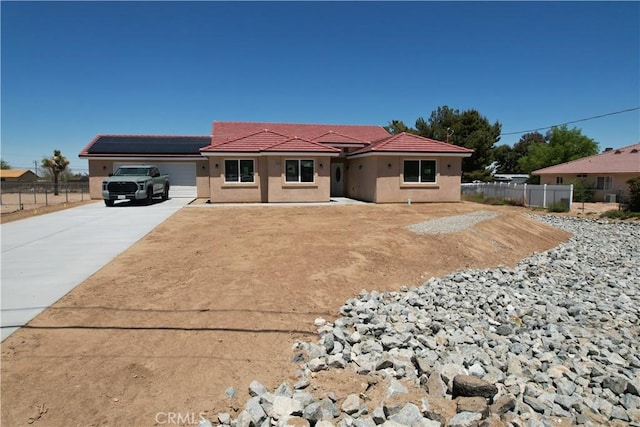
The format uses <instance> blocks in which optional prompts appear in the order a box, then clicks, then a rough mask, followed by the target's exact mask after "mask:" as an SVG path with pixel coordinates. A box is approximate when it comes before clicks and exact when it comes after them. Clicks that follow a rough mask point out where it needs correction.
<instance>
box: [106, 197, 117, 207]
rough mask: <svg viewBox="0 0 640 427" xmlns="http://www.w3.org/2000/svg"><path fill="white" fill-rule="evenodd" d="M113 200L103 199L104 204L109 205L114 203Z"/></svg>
mask: <svg viewBox="0 0 640 427" xmlns="http://www.w3.org/2000/svg"><path fill="white" fill-rule="evenodd" d="M114 202H115V201H114V200H109V199H104V204H105V205H107V206H109V207H111V206H113V204H114Z"/></svg>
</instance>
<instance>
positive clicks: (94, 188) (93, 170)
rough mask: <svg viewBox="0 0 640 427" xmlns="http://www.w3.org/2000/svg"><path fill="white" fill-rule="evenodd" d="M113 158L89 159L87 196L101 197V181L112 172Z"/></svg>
mask: <svg viewBox="0 0 640 427" xmlns="http://www.w3.org/2000/svg"><path fill="white" fill-rule="evenodd" d="M113 163H114V162H113V160H89V196H90V197H91V198H92V199H102V181H103V180H104V179H105V178H107V177H108V176H109V174H110V173H112V172H113Z"/></svg>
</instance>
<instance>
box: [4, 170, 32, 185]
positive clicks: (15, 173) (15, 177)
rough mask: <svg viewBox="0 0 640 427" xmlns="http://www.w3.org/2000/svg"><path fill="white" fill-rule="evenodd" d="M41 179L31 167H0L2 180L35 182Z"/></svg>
mask: <svg viewBox="0 0 640 427" xmlns="http://www.w3.org/2000/svg"><path fill="white" fill-rule="evenodd" d="M38 179H40V178H39V177H38V175H36V174H35V173H33V172H31V171H30V170H29V169H0V181H2V182H34V181H37V180H38Z"/></svg>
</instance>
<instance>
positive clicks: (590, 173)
mask: <svg viewBox="0 0 640 427" xmlns="http://www.w3.org/2000/svg"><path fill="white" fill-rule="evenodd" d="M532 175H539V176H540V183H541V184H572V183H574V182H576V181H582V182H584V183H586V184H588V185H591V186H593V187H595V194H594V197H593V200H594V201H596V202H616V201H618V200H617V195H618V194H620V193H622V194H626V192H627V190H628V185H627V181H628V180H629V179H631V178H637V177H640V143H638V144H634V145H629V146H627V147H623V148H618V149H616V150H613V149H607V150H605V151H604V152H602V153H600V154H596V155H595V156H590V157H584V158H582V159H578V160H574V161H572V162H567V163H562V164H559V165H555V166H550V167H548V168H544V169H539V170H536V171H533V172H532Z"/></svg>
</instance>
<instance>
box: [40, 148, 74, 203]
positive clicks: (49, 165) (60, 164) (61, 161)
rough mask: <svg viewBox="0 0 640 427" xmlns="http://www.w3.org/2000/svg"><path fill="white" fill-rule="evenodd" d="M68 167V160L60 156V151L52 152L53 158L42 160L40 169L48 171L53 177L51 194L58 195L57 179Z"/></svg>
mask: <svg viewBox="0 0 640 427" xmlns="http://www.w3.org/2000/svg"><path fill="white" fill-rule="evenodd" d="M67 166H69V160H67V158H66V157H65V156H63V155H62V153H61V152H60V150H53V156H52V157H50V158H44V159H42V167H43V168H46V169H49V171H50V172H51V175H52V176H53V194H54V195H56V196H57V195H58V193H59V192H58V177H59V176H60V173H62V171H64V170H65V169H66V168H67Z"/></svg>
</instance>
